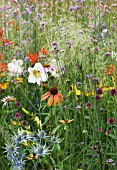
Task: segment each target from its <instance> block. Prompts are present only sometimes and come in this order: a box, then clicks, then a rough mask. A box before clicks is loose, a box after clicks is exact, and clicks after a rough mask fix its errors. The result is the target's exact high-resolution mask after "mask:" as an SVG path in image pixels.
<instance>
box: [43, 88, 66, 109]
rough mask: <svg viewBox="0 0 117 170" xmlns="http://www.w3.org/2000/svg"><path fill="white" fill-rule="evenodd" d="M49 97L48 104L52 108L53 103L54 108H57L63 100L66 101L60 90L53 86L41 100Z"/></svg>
mask: <svg viewBox="0 0 117 170" xmlns="http://www.w3.org/2000/svg"><path fill="white" fill-rule="evenodd" d="M48 97H49V100H48V103H47V105H48V106H51V105H52V103H53V102H54V106H56V105H57V104H59V103H61V100H64V97H63V95H62V94H61V93H59V92H58V89H57V87H55V86H52V87H51V88H50V90H49V92H47V93H45V94H44V95H42V97H41V100H45V99H46V98H48Z"/></svg>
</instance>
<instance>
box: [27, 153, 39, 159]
mask: <svg viewBox="0 0 117 170" xmlns="http://www.w3.org/2000/svg"><path fill="white" fill-rule="evenodd" d="M37 158H38V155H37V154H36V155H33V154H30V155H29V156H28V157H27V159H28V160H32V159H37Z"/></svg>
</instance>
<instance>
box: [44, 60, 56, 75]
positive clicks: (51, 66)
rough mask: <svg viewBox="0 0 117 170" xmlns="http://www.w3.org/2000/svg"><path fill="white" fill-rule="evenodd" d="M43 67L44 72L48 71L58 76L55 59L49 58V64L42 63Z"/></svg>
mask: <svg viewBox="0 0 117 170" xmlns="http://www.w3.org/2000/svg"><path fill="white" fill-rule="evenodd" d="M43 67H44V68H45V72H47V73H50V74H51V76H53V77H59V74H58V73H57V70H58V67H57V61H56V60H55V59H53V60H51V62H50V63H49V64H44V65H43Z"/></svg>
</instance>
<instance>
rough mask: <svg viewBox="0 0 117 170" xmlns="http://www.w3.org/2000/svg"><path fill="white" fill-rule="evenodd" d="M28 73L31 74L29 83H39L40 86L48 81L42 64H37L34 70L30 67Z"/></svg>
mask: <svg viewBox="0 0 117 170" xmlns="http://www.w3.org/2000/svg"><path fill="white" fill-rule="evenodd" d="M28 72H29V73H30V75H29V78H28V82H29V83H37V84H38V85H39V86H40V84H41V81H42V82H45V81H47V75H46V73H45V70H44V68H43V66H42V64H41V63H36V64H35V66H34V67H33V68H31V67H29V68H28Z"/></svg>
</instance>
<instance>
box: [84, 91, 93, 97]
mask: <svg viewBox="0 0 117 170" xmlns="http://www.w3.org/2000/svg"><path fill="white" fill-rule="evenodd" d="M85 95H86V96H90V95H93V96H94V91H91V92H88V91H87V92H85Z"/></svg>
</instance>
